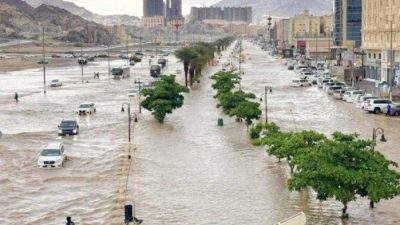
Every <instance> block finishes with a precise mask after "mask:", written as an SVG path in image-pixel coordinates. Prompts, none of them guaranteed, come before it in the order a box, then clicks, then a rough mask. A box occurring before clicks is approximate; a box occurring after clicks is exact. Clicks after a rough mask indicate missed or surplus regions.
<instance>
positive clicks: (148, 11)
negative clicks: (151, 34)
mask: <svg viewBox="0 0 400 225" xmlns="http://www.w3.org/2000/svg"><path fill="white" fill-rule="evenodd" d="M142 23H143V26H146V27H158V26H164V25H165V5H164V1H163V0H143V18H142Z"/></svg>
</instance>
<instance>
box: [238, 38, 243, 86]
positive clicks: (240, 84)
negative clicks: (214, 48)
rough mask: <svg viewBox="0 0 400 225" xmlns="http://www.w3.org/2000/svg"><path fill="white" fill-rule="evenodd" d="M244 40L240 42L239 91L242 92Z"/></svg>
mask: <svg viewBox="0 0 400 225" xmlns="http://www.w3.org/2000/svg"><path fill="white" fill-rule="evenodd" d="M241 55H242V39H240V40H239V90H242V60H241V59H240V58H241Z"/></svg>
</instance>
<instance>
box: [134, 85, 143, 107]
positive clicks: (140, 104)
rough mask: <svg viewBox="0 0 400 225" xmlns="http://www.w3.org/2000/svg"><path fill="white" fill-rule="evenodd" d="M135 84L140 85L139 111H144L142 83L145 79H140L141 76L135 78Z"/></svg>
mask: <svg viewBox="0 0 400 225" xmlns="http://www.w3.org/2000/svg"><path fill="white" fill-rule="evenodd" d="M135 84H137V85H138V86H139V93H138V95H139V96H138V97H139V113H142V101H141V92H142V84H143V81H141V80H140V78H138V79H137V80H135Z"/></svg>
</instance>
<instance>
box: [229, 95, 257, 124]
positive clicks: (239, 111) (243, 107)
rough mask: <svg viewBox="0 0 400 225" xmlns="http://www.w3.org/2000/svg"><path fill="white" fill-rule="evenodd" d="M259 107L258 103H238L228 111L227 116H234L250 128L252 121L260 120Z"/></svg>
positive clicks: (245, 101)
mask: <svg viewBox="0 0 400 225" xmlns="http://www.w3.org/2000/svg"><path fill="white" fill-rule="evenodd" d="M259 107H260V104H259V103H256V102H250V101H247V100H244V101H241V102H239V103H238V105H237V106H236V107H235V108H233V109H232V110H231V111H230V113H229V115H230V116H236V117H237V118H239V119H243V120H244V121H246V125H247V126H250V125H251V123H252V120H254V119H257V120H258V119H260V116H261V110H260V109H259Z"/></svg>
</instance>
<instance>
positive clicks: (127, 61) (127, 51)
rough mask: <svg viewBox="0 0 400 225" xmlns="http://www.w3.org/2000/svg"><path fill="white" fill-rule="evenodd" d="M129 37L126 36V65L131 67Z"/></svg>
mask: <svg viewBox="0 0 400 225" xmlns="http://www.w3.org/2000/svg"><path fill="white" fill-rule="evenodd" d="M128 39H129V36H128V35H127V36H126V65H127V66H129V42H128V41H129V40H128Z"/></svg>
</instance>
